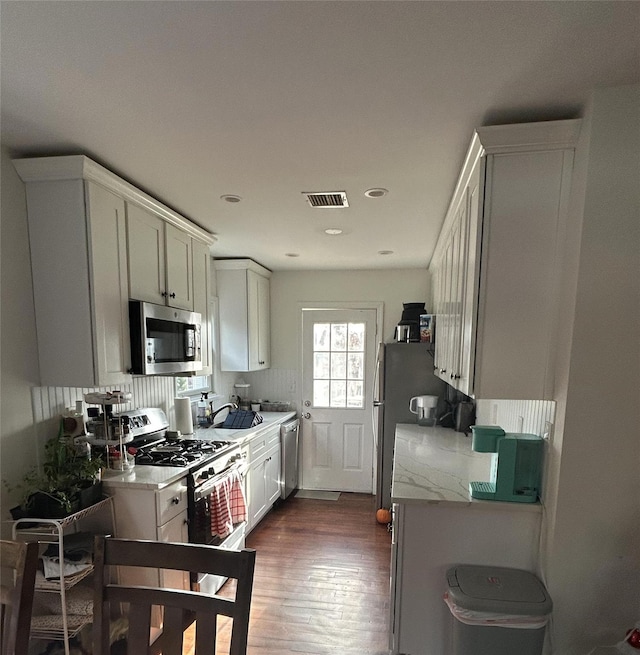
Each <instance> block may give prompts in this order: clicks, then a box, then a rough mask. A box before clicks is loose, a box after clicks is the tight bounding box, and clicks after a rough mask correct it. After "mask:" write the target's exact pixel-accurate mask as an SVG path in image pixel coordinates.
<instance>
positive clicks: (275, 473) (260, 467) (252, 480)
mask: <svg viewBox="0 0 640 655" xmlns="http://www.w3.org/2000/svg"><path fill="white" fill-rule="evenodd" d="M248 465H249V468H248V470H247V478H246V491H247V531H249V530H251V529H253V528H254V527H255V526H256V525H257V524H258V523H259V522H260V520H261V519H262V518H263V516H264V515H265V514H266V513H267V512H268V511H269V510H270V509H271V507H273V504H274V503H275V501H276V500H277V499H278V498H279V497H280V425H275V426H273V427H272V428H270V429H269V430H267V431H265V432H263V433H262V434H260V435H258V436H256V437H254V438H253V439H252V440H251V442H250V443H249V447H248Z"/></svg>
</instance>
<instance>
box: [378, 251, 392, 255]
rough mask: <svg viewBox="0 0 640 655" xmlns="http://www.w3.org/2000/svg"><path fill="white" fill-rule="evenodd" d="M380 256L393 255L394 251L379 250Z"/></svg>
mask: <svg viewBox="0 0 640 655" xmlns="http://www.w3.org/2000/svg"><path fill="white" fill-rule="evenodd" d="M378 254H379V255H393V250H378Z"/></svg>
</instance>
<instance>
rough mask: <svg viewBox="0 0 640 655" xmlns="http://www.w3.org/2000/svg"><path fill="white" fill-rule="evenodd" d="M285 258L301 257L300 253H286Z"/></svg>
mask: <svg viewBox="0 0 640 655" xmlns="http://www.w3.org/2000/svg"><path fill="white" fill-rule="evenodd" d="M284 256H285V257H300V253H297V252H285V253H284Z"/></svg>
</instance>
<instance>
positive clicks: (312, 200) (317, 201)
mask: <svg viewBox="0 0 640 655" xmlns="http://www.w3.org/2000/svg"><path fill="white" fill-rule="evenodd" d="M303 194H304V195H305V196H306V197H307V202H308V203H309V204H310V205H311V206H312V207H325V208H336V207H348V206H349V201H348V200H347V194H346V192H345V191H323V192H320V193H308V192H307V191H303Z"/></svg>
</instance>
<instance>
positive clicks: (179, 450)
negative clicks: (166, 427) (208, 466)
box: [132, 438, 237, 469]
mask: <svg viewBox="0 0 640 655" xmlns="http://www.w3.org/2000/svg"><path fill="white" fill-rule="evenodd" d="M132 445H133V446H136V447H137V452H136V454H135V460H136V465H137V466H138V465H148V466H179V467H183V466H184V467H189V468H190V469H191V468H192V467H193V466H197V465H200V464H205V463H208V462H210V461H212V460H214V459H217V458H218V457H222V456H223V455H224V453H225V452H226V451H230V450H234V449H235V448H237V446H236V445H235V444H234V443H233V442H229V441H204V440H200V439H185V438H182V439H181V438H170V439H169V438H164V439H162V440H160V441H156V442H153V443H151V444H146V445H145V444H138V445H136V443H135V442H133V444H132Z"/></svg>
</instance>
